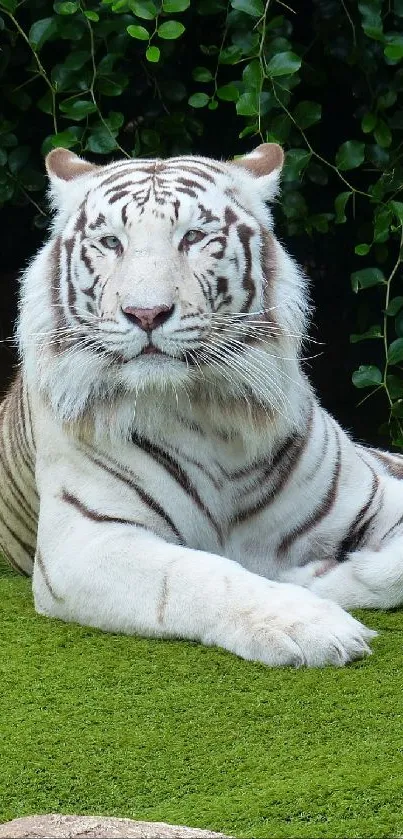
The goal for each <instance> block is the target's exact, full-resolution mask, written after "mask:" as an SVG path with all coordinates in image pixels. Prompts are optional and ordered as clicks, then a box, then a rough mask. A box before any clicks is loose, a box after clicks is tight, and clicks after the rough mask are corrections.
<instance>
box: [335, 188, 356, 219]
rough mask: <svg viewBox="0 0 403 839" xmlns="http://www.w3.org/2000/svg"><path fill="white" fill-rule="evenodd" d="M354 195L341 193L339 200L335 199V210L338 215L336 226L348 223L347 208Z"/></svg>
mask: <svg viewBox="0 0 403 839" xmlns="http://www.w3.org/2000/svg"><path fill="white" fill-rule="evenodd" d="M352 194H353V193H352V192H340V193H339V195H338V196H337V198H335V201H334V209H335V211H336V215H335V219H334V220H335V223H336V224H344V222H345V221H347V216H346V206H347V202H348V200H349V198H350V197H351V195H352Z"/></svg>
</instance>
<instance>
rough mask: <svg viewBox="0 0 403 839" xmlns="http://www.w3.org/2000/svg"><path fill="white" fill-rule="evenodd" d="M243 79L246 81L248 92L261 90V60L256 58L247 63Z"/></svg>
mask: <svg viewBox="0 0 403 839" xmlns="http://www.w3.org/2000/svg"><path fill="white" fill-rule="evenodd" d="M242 79H243V81H244V83H245V88H246V92H247V93H249V92H250V91H256V90H257V91H260V90H261V87H262V81H263V74H262V68H261V66H260V61H257V60H255V61H251V62H250V63H249V64H247V65H246V67H245V69H244V71H243V73H242Z"/></svg>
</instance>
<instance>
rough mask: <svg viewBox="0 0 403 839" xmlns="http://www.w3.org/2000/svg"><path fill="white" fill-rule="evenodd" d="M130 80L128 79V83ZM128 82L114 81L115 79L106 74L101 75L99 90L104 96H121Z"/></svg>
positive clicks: (98, 82)
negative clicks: (107, 76)
mask: <svg viewBox="0 0 403 839" xmlns="http://www.w3.org/2000/svg"><path fill="white" fill-rule="evenodd" d="M128 82H129V80H127V83H128ZM125 87H126V84H122V83H121V82H117V81H114V79H107V78H106V77H105V76H100V77H99V78H98V79H97V90H99V92H100V93H103V94H104V96H120V94H121V93H123V91H124V89H125Z"/></svg>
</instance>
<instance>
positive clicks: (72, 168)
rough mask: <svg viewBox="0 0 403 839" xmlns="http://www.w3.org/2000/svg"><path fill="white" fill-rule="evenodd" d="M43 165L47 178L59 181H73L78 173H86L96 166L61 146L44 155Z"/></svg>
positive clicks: (77, 176)
mask: <svg viewBox="0 0 403 839" xmlns="http://www.w3.org/2000/svg"><path fill="white" fill-rule="evenodd" d="M45 166H46V170H47V173H48V175H49V178H50V179H51V180H53V179H54V178H57V180H59V181H73V180H74V179H75V178H79V177H80V175H88V174H89V173H90V172H92V171H95V169H96V168H97V167H96V166H95V165H94V164H93V163H88V161H87V160H81V157H78V155H76V154H74V152H72V151H68V149H61V148H58V149H53V150H52V151H50V152H49V154H48V155H46V158H45Z"/></svg>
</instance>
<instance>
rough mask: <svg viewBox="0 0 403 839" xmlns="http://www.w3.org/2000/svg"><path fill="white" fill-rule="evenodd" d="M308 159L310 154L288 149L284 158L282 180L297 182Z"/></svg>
mask: <svg viewBox="0 0 403 839" xmlns="http://www.w3.org/2000/svg"><path fill="white" fill-rule="evenodd" d="M310 158H311V153H310V152H309V151H307V150H306V149H290V151H288V152H287V154H286V158H285V165H284V169H283V180H284V181H298V180H299V179H300V177H301V173H302V171H303V170H304V169H305V167H306V166H307V165H308V163H309V161H310Z"/></svg>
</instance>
